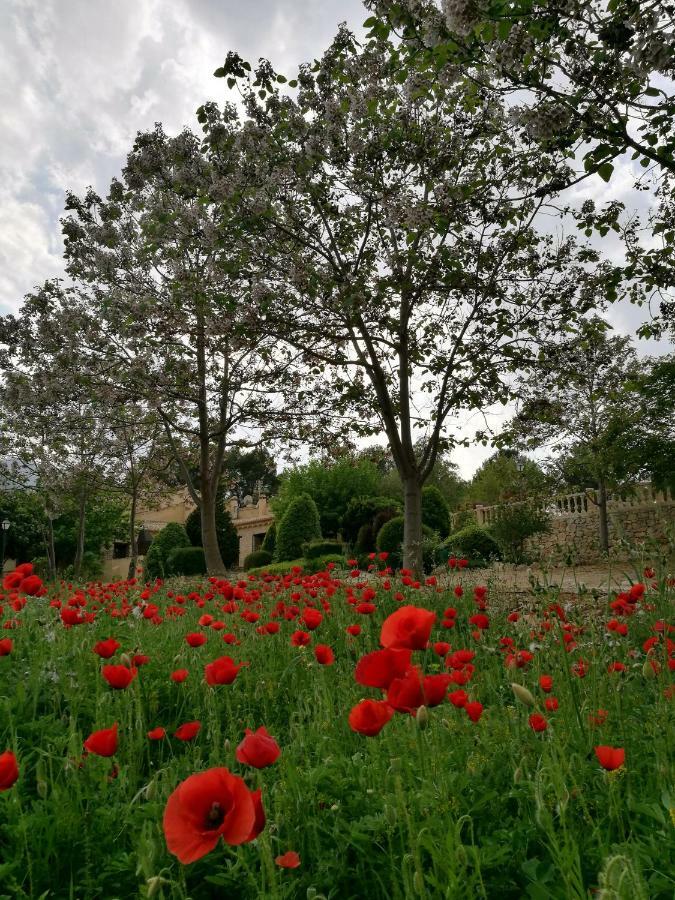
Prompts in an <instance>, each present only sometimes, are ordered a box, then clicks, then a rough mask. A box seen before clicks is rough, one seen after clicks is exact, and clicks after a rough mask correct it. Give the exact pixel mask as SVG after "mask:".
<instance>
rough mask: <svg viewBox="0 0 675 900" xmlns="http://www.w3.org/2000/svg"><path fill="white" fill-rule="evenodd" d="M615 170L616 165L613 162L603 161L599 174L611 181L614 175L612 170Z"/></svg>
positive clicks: (605, 179) (599, 167)
mask: <svg viewBox="0 0 675 900" xmlns="http://www.w3.org/2000/svg"><path fill="white" fill-rule="evenodd" d="M613 171H614V166H613V165H612V164H611V163H608V162H606V163H603V164H602V165H601V166H598V175H599V176H600V177H601V178H602V180H603V181H609V179H610V178H611V177H612V172H613Z"/></svg>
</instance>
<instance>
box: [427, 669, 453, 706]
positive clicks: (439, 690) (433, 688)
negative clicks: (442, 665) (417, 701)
mask: <svg viewBox="0 0 675 900" xmlns="http://www.w3.org/2000/svg"><path fill="white" fill-rule="evenodd" d="M449 684H450V676H449V675H443V674H441V675H426V676H425V677H424V680H423V681H422V690H423V692H424V705H425V706H438V705H439V704H440V703H442V702H443V701H444V700H445V693H446V691H447V690H448V685H449Z"/></svg>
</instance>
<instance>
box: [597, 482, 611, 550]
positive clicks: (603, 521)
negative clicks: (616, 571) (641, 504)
mask: <svg viewBox="0 0 675 900" xmlns="http://www.w3.org/2000/svg"><path fill="white" fill-rule="evenodd" d="M598 513H599V519H600V549H601V550H602V552H603V553H609V523H608V521H607V486H606V485H605V479H604V478H600V479H599V480H598Z"/></svg>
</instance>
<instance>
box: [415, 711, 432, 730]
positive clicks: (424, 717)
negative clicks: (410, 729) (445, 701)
mask: <svg viewBox="0 0 675 900" xmlns="http://www.w3.org/2000/svg"><path fill="white" fill-rule="evenodd" d="M415 721H416V722H417V725H418V727H419V728H420V729H422V730H424V729H425V728H426V727H427V725H428V724H429V712H428V710H427V708H426V706H420V707H419V708H418V710H417V715H416V716H415Z"/></svg>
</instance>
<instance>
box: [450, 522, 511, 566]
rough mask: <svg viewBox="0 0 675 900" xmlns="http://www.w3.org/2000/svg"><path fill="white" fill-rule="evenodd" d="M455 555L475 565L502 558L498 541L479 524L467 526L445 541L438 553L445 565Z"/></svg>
mask: <svg viewBox="0 0 675 900" xmlns="http://www.w3.org/2000/svg"><path fill="white" fill-rule="evenodd" d="M453 555H454V556H463V557H466V558H467V559H468V560H469V563H473V564H476V563H483V562H490V561H491V560H494V559H501V558H502V554H501V551H500V549H499V544H498V543H497V541H496V540H495V539H494V538H493V537H492V535H491V534H490V532H489V531H487V529H485V528H482V527H481V526H480V525H478V523H474V524H472V525H467V526H466V527H465V528H462V529H461V530H460V531H456V532H455V533H454V534H451V535H450V537H449V538H447V539H446V540H445V541H443V543H442V544H441V546H440V548H439V552H438V561H439V564H440V565H445V563H447V561H448V559H449V557H451V556H453Z"/></svg>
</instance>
